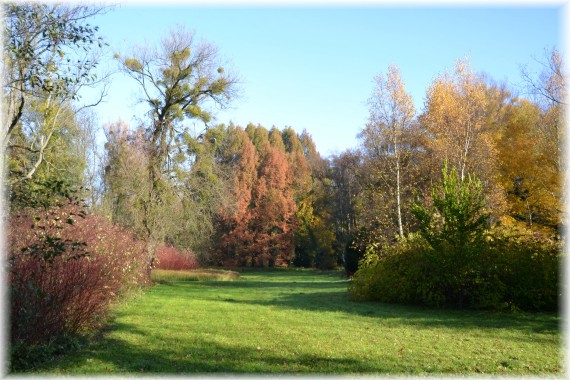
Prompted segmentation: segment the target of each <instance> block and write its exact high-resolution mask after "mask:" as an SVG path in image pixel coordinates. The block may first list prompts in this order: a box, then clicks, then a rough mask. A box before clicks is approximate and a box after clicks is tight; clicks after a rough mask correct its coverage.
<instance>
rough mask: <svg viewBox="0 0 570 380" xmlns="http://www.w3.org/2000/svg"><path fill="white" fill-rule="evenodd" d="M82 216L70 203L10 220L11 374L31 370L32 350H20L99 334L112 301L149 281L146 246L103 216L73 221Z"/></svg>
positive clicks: (19, 214) (27, 211)
mask: <svg viewBox="0 0 570 380" xmlns="http://www.w3.org/2000/svg"><path fill="white" fill-rule="evenodd" d="M80 214H81V212H80V210H78V209H77V206H76V205H71V204H68V205H67V206H62V205H59V206H55V207H51V208H49V209H47V210H44V211H38V210H31V209H21V210H19V211H18V212H17V214H13V215H11V217H10V223H9V230H8V242H7V243H8V269H9V274H8V279H9V284H10V291H11V294H10V304H11V310H10V312H11V315H10V317H11V331H10V332H11V343H12V366H13V369H18V368H23V367H26V366H28V365H33V363H29V362H28V360H27V359H26V357H22V355H24V356H25V355H26V354H25V352H32V351H34V350H20V351H19V350H18V347H27V346H37V345H42V344H44V345H45V344H50V343H53V342H54V341H57V340H59V338H61V337H64V336H72V335H74V334H76V333H78V332H83V331H88V330H89V329H92V328H94V327H97V326H98V325H99V323H100V320H101V318H102V317H103V316H104V314H105V312H106V311H107V310H108V307H109V305H110V303H111V302H112V301H114V300H115V299H116V298H117V297H118V296H119V295H121V294H124V293H125V292H126V291H128V290H130V289H132V288H134V287H139V286H141V285H144V284H146V283H147V282H148V281H149V279H148V277H147V276H146V261H145V257H146V245H145V244H144V243H142V242H141V241H138V240H137V239H136V238H135V237H134V235H133V234H131V233H129V232H128V231H126V230H125V229H123V228H120V227H118V226H114V225H112V224H111V223H110V222H108V221H107V220H105V219H103V218H101V217H97V216H94V215H87V216H85V217H84V218H78V219H77V220H74V218H75V216H77V215H80ZM36 351H37V350H36ZM29 359H32V358H29ZM18 366H20V367H18Z"/></svg>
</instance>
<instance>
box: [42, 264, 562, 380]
mask: <svg viewBox="0 0 570 380" xmlns="http://www.w3.org/2000/svg"><path fill="white" fill-rule="evenodd" d="M347 284H348V281H347V280H345V279H343V278H342V277H341V274H340V272H317V271H313V270H272V271H254V270H251V271H247V270H246V271H243V272H242V273H241V277H240V279H238V280H235V281H184V280H179V279H173V280H172V281H162V282H161V283H160V284H157V285H155V286H153V287H152V288H149V289H147V290H145V292H144V295H141V296H140V297H136V298H135V299H132V300H130V301H129V302H126V303H125V304H123V305H121V306H120V307H118V308H117V310H116V311H115V312H114V318H113V322H112V323H111V324H110V326H109V327H108V328H107V329H106V331H105V332H104V334H102V337H101V338H100V339H98V340H97V341H96V342H95V343H92V344H90V345H88V346H85V347H83V348H81V349H79V350H78V351H77V352H73V353H70V354H69V355H67V356H64V357H61V358H59V359H58V360H56V361H52V362H50V363H47V364H45V365H44V366H43V367H42V368H41V369H40V371H41V373H48V374H98V375H104V374H112V373H114V374H140V373H141V372H143V373H165V374H168V373H178V374H184V373H211V372H217V373H220V372H221V373H329V374H331V373H334V374H347V373H358V374H426V373H448V374H457V373H461V374H475V373H494V374H518V375H521V374H523V375H530V374H534V375H536V374H550V375H560V376H562V368H561V366H562V349H561V340H562V339H561V333H560V327H559V324H560V317H559V316H557V315H555V314H510V313H490V312H479V311H454V310H430V309H423V308H416V307H407V306H395V305H386V304H381V303H371V302H362V303H357V302H352V301H350V300H349V299H348V297H347V291H346V288H347Z"/></svg>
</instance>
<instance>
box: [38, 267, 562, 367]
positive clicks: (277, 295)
mask: <svg viewBox="0 0 570 380" xmlns="http://www.w3.org/2000/svg"><path fill="white" fill-rule="evenodd" d="M257 274H258V273H257V272H247V271H244V272H242V276H243V277H242V279H240V280H237V281H233V282H192V283H189V282H174V283H169V284H167V285H160V286H159V287H157V288H155V292H156V294H159V295H160V298H165V299H169V298H170V297H181V296H180V295H181V294H184V295H185V297H186V296H187V297H188V298H189V299H192V300H197V299H201V300H208V301H215V302H231V303H234V304H237V305H238V307H239V305H240V304H243V305H256V306H260V307H271V308H279V309H283V310H305V311H311V312H319V313H321V312H322V313H327V312H334V313H344V314H345V315H344V316H343V315H341V316H340V317H341V318H343V317H345V318H355V317H356V316H358V317H364V318H370V319H371V321H372V322H374V323H378V324H383V325H386V326H388V327H390V326H394V328H402V327H403V326H410V327H417V328H420V329H421V328H426V329H427V328H442V329H451V330H457V331H459V333H461V332H463V331H464V332H465V333H466V335H467V334H469V331H468V330H479V331H480V330H484V331H486V332H488V333H489V334H493V332H494V331H498V330H497V329H504V330H508V331H513V334H512V335H513V337H514V336H516V338H513V339H517V340H521V339H528V340H529V341H534V342H536V341H538V340H541V339H548V336H547V335H548V334H550V335H552V336H555V335H558V334H559V321H560V318H559V317H558V316H556V315H554V314H511V313H491V312H481V311H458V310H433V309H425V308H418V307H412V306H401V305H388V304H382V303H375V302H353V301H350V300H349V298H348V295H347V291H346V287H347V284H348V281H346V280H343V279H342V277H341V275H340V274H339V273H318V272H307V271H275V272H271V273H269V274H268V273H264V275H263V276H261V275H259V276H258V275H257ZM165 322H166V323H168V321H165ZM107 331H108V332H109V333H111V332H113V331H120V332H122V333H127V334H130V335H133V336H134V337H133V341H135V342H136V341H140V342H145V341H146V342H147V343H140V344H130V343H129V342H126V341H124V340H117V339H114V338H113V337H112V334H105V335H104V337H103V338H101V339H100V340H99V341H98V342H96V343H94V344H92V345H90V346H88V347H86V348H85V349H84V350H82V351H81V352H80V353H78V354H77V355H75V354H71V355H67V356H66V357H65V358H63V359H62V361H55V362H54V363H46V364H45V365H43V366H42V367H41V368H39V371H42V372H43V371H46V372H50V371H54V370H57V369H58V368H64V369H65V370H66V371H70V372H73V373H74V374H78V373H80V372H81V373H94V372H96V373H98V374H104V373H106V372H115V373H125V372H128V373H141V372H143V373H178V374H184V373H195V374H196V373H271V372H273V373H275V372H278V373H345V374H346V373H369V374H370V373H388V372H390V371H394V370H397V371H399V372H407V370H406V368H403V367H402V366H404V365H405V363H403V362H402V363H400V362H394V359H393V358H385V359H386V360H384V361H374V362H369V361H367V360H365V359H362V360H355V359H354V358H352V359H347V358H331V357H326V356H324V354H323V356H320V355H307V354H299V355H296V354H295V353H291V352H278V351H275V350H273V351H272V350H266V349H265V348H263V347H261V348H259V349H258V348H257V347H247V346H243V345H240V343H241V342H231V343H228V344H227V345H222V344H220V343H218V342H214V341H210V340H208V339H207V337H204V336H193V337H192V339H191V340H188V339H187V340H177V339H176V338H173V337H161V336H158V337H157V336H155V337H153V339H154V340H152V341H149V340H148V339H147V338H148V337H147V335H148V331H145V330H142V329H139V328H137V326H135V325H131V324H127V323H119V322H115V323H112V324H111V325H109V327H108V329H107ZM519 333H522V334H519ZM536 333H541V334H547V335H546V336H545V335H540V336H537V334H536ZM137 336H140V337H137ZM139 338H140V339H139ZM145 339H146V340H145ZM91 362H92V363H91ZM83 368H87V370H84V369H83ZM89 368H96V369H89ZM90 371H91V372H90Z"/></svg>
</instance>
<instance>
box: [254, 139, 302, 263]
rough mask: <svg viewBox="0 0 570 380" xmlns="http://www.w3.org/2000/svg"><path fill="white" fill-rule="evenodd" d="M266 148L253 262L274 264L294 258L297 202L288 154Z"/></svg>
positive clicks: (259, 177) (256, 206)
mask: <svg viewBox="0 0 570 380" xmlns="http://www.w3.org/2000/svg"><path fill="white" fill-rule="evenodd" d="M264 150H265V151H266V153H265V154H263V155H262V156H261V159H260V162H259V167H258V175H257V181H256V183H255V186H254V188H253V192H252V206H253V207H252V209H251V214H252V215H251V220H250V233H252V234H253V239H252V240H253V245H252V246H251V251H250V252H251V256H252V265H260V266H267V265H269V266H270V267H272V266H274V265H275V264H276V263H280V262H288V261H289V260H290V259H292V252H293V232H294V230H295V226H296V220H295V211H296V205H295V202H294V200H293V195H292V189H291V185H292V182H293V178H292V173H291V168H290V166H289V163H288V161H287V156H286V155H285V153H283V152H281V151H280V150H279V149H277V148H276V147H272V146H270V147H268V148H266V149H264Z"/></svg>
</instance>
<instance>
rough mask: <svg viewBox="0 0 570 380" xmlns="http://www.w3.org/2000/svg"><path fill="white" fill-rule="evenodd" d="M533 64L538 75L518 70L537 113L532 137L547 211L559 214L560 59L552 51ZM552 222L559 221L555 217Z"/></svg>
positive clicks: (562, 74)
mask: <svg viewBox="0 0 570 380" xmlns="http://www.w3.org/2000/svg"><path fill="white" fill-rule="evenodd" d="M537 61H538V62H539V63H540V64H541V65H542V67H543V69H542V71H541V72H540V73H539V74H534V73H531V72H530V71H529V70H528V69H527V68H526V67H522V69H521V71H522V77H523V80H524V86H525V88H526V90H527V93H528V94H530V95H531V96H533V97H534V100H535V102H536V103H537V105H538V106H539V108H540V111H541V117H540V119H539V122H538V124H537V128H535V133H533V138H534V141H535V145H536V149H537V150H538V152H539V153H538V156H537V160H538V161H539V162H540V163H541V165H540V174H541V177H542V178H541V187H542V191H543V193H544V195H545V196H546V197H547V198H549V199H550V201H549V202H548V203H549V204H550V208H551V210H554V211H555V213H556V214H559V215H560V214H561V211H562V197H563V194H562V175H563V174H562V173H563V172H564V171H565V170H566V168H565V166H564V160H563V151H562V149H563V147H562V145H563V141H564V138H565V135H564V128H563V125H564V124H563V120H564V108H565V106H566V103H565V99H566V81H565V74H566V69H565V65H564V60H563V57H562V55H561V54H560V52H559V51H558V50H556V49H552V50H551V51H545V56H544V57H543V58H542V59H539V60H537ZM554 219H555V220H556V219H559V216H558V217H555V218H554Z"/></svg>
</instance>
